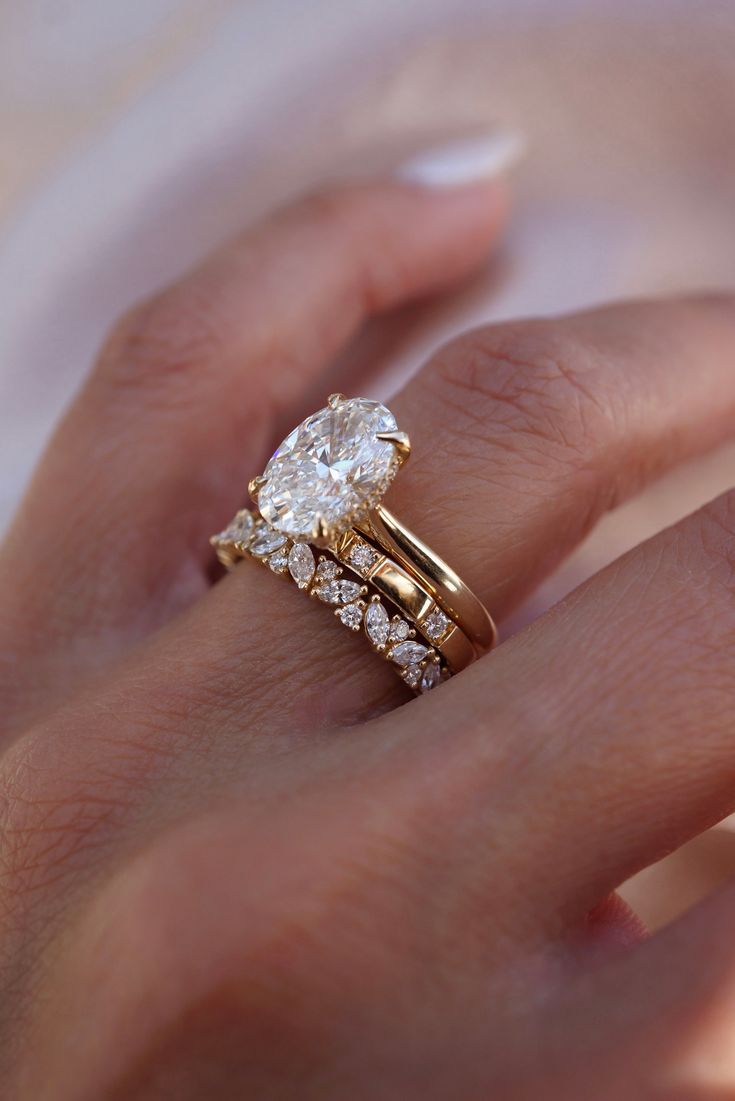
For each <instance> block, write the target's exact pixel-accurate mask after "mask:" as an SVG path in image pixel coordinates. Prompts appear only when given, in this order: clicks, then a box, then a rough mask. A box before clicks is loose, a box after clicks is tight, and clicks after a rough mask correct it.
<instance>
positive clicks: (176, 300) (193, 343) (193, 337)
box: [98, 279, 224, 403]
mask: <svg viewBox="0 0 735 1101" xmlns="http://www.w3.org/2000/svg"><path fill="white" fill-rule="evenodd" d="M221 332H222V326H221V325H220V324H219V322H218V316H217V304H216V301H215V300H214V298H213V297H212V296H211V295H210V294H208V293H207V292H206V291H205V290H204V289H203V287H202V286H201V285H200V283H199V281H198V280H196V279H191V280H188V281H186V282H184V283H181V284H179V285H178V286H176V287H172V288H170V289H168V290H166V291H163V292H162V293H161V294H159V295H156V296H155V297H154V298H152V299H150V300H149V301H147V302H144V303H142V304H141V305H139V306H137V307H135V308H134V309H132V310H131V311H129V312H128V313H127V314H125V315H124V316H123V317H122V318H121V319H120V320H119V321H118V322H117V323H116V325H115V326H114V327H113V329H112V331H111V333H110V335H109V336H108V339H107V341H106V342H105V345H104V347H103V349H102V352H101V354H100V358H99V368H98V373H99V375H100V376H101V377H102V378H103V379H104V381H105V383H106V384H107V385H111V386H113V387H114V388H115V389H116V390H118V391H121V392H123V393H124V392H125V391H128V390H130V391H132V392H133V393H134V395H135V397H136V400H137V399H139V397H140V395H141V394H143V395H149V396H150V400H151V401H153V402H154V403H155V402H156V400H157V399H158V398H160V399H161V401H165V402H166V403H169V402H170V401H171V400H177V401H187V400H192V398H194V394H195V393H196V391H197V389H198V386H199V384H200V382H201V379H202V376H204V375H206V373H207V368H208V367H209V366H210V365H211V364H212V363H216V362H217V361H218V359H219V358H220V357H221V356H222V354H223V351H224V348H223V342H222V338H221Z"/></svg>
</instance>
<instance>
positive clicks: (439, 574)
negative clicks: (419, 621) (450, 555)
mask: <svg viewBox="0 0 735 1101" xmlns="http://www.w3.org/2000/svg"><path fill="white" fill-rule="evenodd" d="M360 531H362V533H363V534H364V535H367V536H368V538H372V539H374V540H375V541H376V542H377V543H378V544H379V545H380V547H382V549H383V550H384V551H385V553H386V554H387V555H388V556H389V558H391V559H394V560H395V561H396V562H398V563H400V565H402V566H403V567H405V569H406V570H407V571H408V572H409V573H410V574H411V575H412V576H413V577H414V578H415V579H416V580H417V581H418V582H419V583H420V584H421V585H422V586H423V587H425V588H426V590H427V591H428V593H429V595H430V597H431V598H432V599H433V600H435V601H436V603H437V604H438V605H439V607H440V608H442V610H443V611H444V612H446V614H447V615H448V616H449V617H450V619H452V620H454V622H455V623H456V624H457V626H458V627H459V628H460V629H461V631H462V633H463V634H464V635H465V637H466V638H467V639H468V640H469V642H470V645H471V647H472V650H473V657H474V658H478V657H482V655H483V654H486V653H488V651H489V650H492V648H493V646H494V645H495V643H496V642H497V637H498V632H497V628H496V626H495V623H494V622H493V619H492V616H491V615H490V613H489V612H488V610H487V608H486V607H485V605H484V604H483V603H482V602H481V601H480V600H479V599H478V598H477V597H476V596H475V594H474V593H473V592H472V590H471V589H470V588H468V587H467V585H465V583H464V582H463V581H462V579H461V578H460V577H459V576H458V575H457V574H456V573H455V572H454V570H453V569H452V568H451V567H450V566H448V565H447V563H446V562H445V561H444V560H443V559H442V558H440V557H439V555H438V554H435V553H434V551H432V550H431V549H430V548H429V547H427V545H426V544H425V543H424V542H422V540H420V539H419V538H418V537H417V536H416V535H414V534H413V533H412V532H411V531H409V530H408V528H407V527H405V526H404V525H403V524H402V523H401V522H400V520H398V519H397V517H395V516H394V515H393V513H392V512H389V511H388V509H387V508H384V507H383V505H378V507H377V508H376V509H373V511H372V512H371V513H370V514H369V516H368V518H367V520H366V521H365V523H364V524H361V525H360ZM447 660H450V659H449V655H447ZM470 660H472V658H470ZM452 664H454V663H452ZM469 664H470V662H469V661H463V662H462V664H461V668H464V667H465V666H466V665H469Z"/></svg>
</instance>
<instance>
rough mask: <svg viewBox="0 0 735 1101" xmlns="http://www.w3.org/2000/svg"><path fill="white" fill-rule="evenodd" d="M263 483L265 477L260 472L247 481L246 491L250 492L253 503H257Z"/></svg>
mask: <svg viewBox="0 0 735 1101" xmlns="http://www.w3.org/2000/svg"><path fill="white" fill-rule="evenodd" d="M264 485H265V478H264V477H263V475H262V474H258V476H257V477H256V478H251V479H250V481H249V482H248V493H249V494H250V500H251V501H252V502H253V504H256V505H257V503H258V494H259V493H260V491H261V489H262V488H263V486H264Z"/></svg>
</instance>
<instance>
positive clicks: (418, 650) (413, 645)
mask: <svg viewBox="0 0 735 1101" xmlns="http://www.w3.org/2000/svg"><path fill="white" fill-rule="evenodd" d="M428 653H429V648H428V646H424V645H423V644H422V643H421V642H399V643H398V645H397V646H394V647H393V649H392V650H391V651H390V653H389V654H388V657H389V658H390V660H391V661H394V662H395V663H396V665H415V664H418V662H420V661H421V660H422V659H423V658H425V657H426V655H427V654H428Z"/></svg>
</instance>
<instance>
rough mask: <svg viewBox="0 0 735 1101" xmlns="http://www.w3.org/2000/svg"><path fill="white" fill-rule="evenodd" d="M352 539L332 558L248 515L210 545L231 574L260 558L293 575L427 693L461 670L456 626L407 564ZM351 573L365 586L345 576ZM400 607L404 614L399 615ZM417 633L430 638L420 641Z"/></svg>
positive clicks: (407, 680)
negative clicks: (451, 654)
mask: <svg viewBox="0 0 735 1101" xmlns="http://www.w3.org/2000/svg"><path fill="white" fill-rule="evenodd" d="M351 536H352V537H351V538H349V539H342V540H341V541H340V546H339V547H335V548H331V551H332V555H331V556H330V555H327V554H319V553H318V551H316V550H315V549H314V548H313V547H312V546H310V545H309V544H308V543H306V542H302V541H294V540H291V539H288V538H287V537H285V536H283V535H281V534H280V533H279V532H276V531H275V530H274V529H273V528H271V527H269V526H268V525H267V524H266V523H265V522H264V521H263V519H262V517H261V516H260V515H259V514H257V513H251V512H249V511H248V510H247V509H242V510H241V511H240V512H238V513H237V515H236V516H235V518H234V519H233V520H232V522H231V523H230V524H229V525H228V527H227V528H226V529H225V530H224V531H223V532H220V533H219V534H218V535H214V536H212V539H211V540H210V542H211V543H212V545H213V547H214V548H215V551H216V553H217V557H218V558H219V560H220V562H221V563H222V565H224V566H225V567H226V568H227V569H232V568H233V566H235V565H236V563H237V562H238V560H240V559H242V558H253V559H255V560H256V561H258V562H260V563H262V564H263V565H265V566H268V567H269V568H270V569H271V570H272V571H273V573H278V574H287V575H290V576H291V578H292V579H293V580H294V581H295V582H296V584H297V586H298V587H299V588H300V589H302V590H304V591H306V592H307V593H308V595H310V596H313V597H316V598H317V599H318V600H320V601H322V602H323V603H324V604H327V605H331V606H332V607H333V608H334V614H335V616H336V617H337V618H338V619H339V620H340V621H341V622H342V623H343V624H344V625H345V626H346V627H348V628H349V629H350V630H352V631H360V630H362V631H364V633H365V635H366V637H367V639H368V641H369V642H370V644H371V646H372V648H373V650H375V651H376V652H377V653H378V654H380V656H381V657H384V658H386V659H387V660H388V661H389V662H391V664H392V665H393V666H394V668H395V669H396V672H397V673H398V675H399V676H400V677H401V679H402V680H403V681H404V682H405V683H406V684H407V685H408V686H409V688H411V689H413V690H414V691H415V692H427V691H429V690H430V689H432V688H434V687H436V685H437V684H439V683H441V681H443V680H445V679H446V678H447V677H449V676H451V674H452V673H453V672H456V669H455V667H454V666H453V665H452V664H451V663H450V662H449V661H448V660H445V659H446V653H445V648H446V647H447V646H448V648H449V650H450V651H451V650H452V649H453V647H452V645H451V640H452V637H453V636H454V635H455V634H456V633H457V628H456V625H455V624H454V623H452V621H451V620H449V619H448V617H446V616H445V615H444V613H443V612H442V611H441V609H440V608H439V607H438V605H437V604H436V603H435V602H434V601H433V600H432V598H431V597H430V596H429V595H428V594H427V593H426V592H424V591H422V590H421V589H420V586H419V585H418V583H417V582H416V581H415V580H414V579H413V578H411V576H410V575H409V574H408V573H407V572H406V571H405V570H404V569H403V568H402V567H401V566H399V565H398V564H397V563H392V562H391V561H390V560H389V559H388V558H387V556H386V555H384V554H382V553H381V552H379V551H378V550H377V549H376V548H375V547H374V546H371V544H369V543H368V541H367V540H365V539H363V538H361V537H360V536H359V535H358V534H357V533H351ZM345 568H347V569H348V570H350V571H351V572H352V573H353V574H355V575H356V576H357V577H358V578H359V580H352V579H350V578H345V577H343V574H344V571H345ZM389 578H390V579H391V580H388V579H389ZM399 579H400V580H399ZM393 606H395V607H397V608H398V609H399V610H400V611H401V612H403V615H400V614H395V613H394V614H392V612H393ZM417 612H418V615H417ZM417 629H418V630H419V631H421V633H422V634H423V636H424V637H423V639H418V638H417V637H416V636H417ZM432 636H433V637H432Z"/></svg>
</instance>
